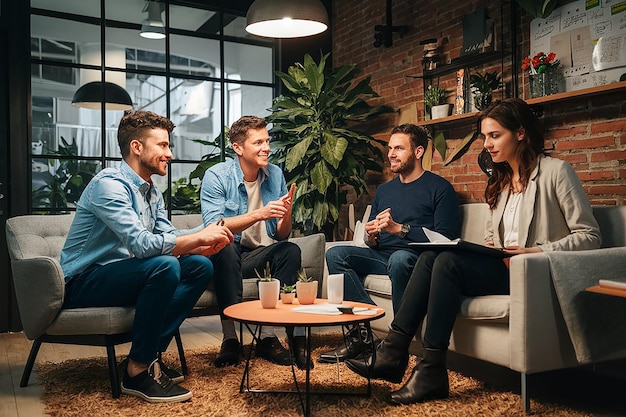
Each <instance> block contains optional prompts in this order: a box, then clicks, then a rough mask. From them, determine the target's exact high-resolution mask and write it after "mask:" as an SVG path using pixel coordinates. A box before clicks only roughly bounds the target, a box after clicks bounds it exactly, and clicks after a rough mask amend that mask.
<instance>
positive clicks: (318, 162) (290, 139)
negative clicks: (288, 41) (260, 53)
mask: <svg viewBox="0 0 626 417" xmlns="http://www.w3.org/2000/svg"><path fill="white" fill-rule="evenodd" d="M327 57H328V55H323V56H321V58H320V62H319V64H317V63H316V62H315V61H314V60H313V59H312V58H311V56H310V55H308V54H307V55H305V57H304V62H303V63H296V64H295V65H293V66H291V67H289V70H288V73H287V74H285V73H283V72H277V73H276V75H277V76H278V77H279V78H280V79H281V81H282V83H283V85H284V87H285V91H284V93H283V94H282V95H280V96H279V97H277V98H275V99H274V104H273V106H272V108H271V109H270V111H271V114H270V115H269V116H268V117H267V121H268V122H271V123H272V124H273V126H272V129H271V134H272V135H273V137H274V142H273V145H272V148H273V150H274V153H273V154H272V162H274V163H277V164H281V163H284V170H285V178H286V179H287V182H288V183H295V184H296V185H297V190H296V195H295V199H294V203H293V227H294V228H295V229H298V230H300V231H301V232H302V233H303V234H305V235H308V234H312V233H316V232H319V231H324V232H326V235H327V239H329V240H330V239H333V237H334V228H335V223H336V221H337V218H338V217H339V209H340V207H341V205H342V204H345V203H346V202H347V201H346V195H347V192H348V189H347V187H352V188H353V189H354V192H355V194H356V197H357V198H358V197H360V196H361V195H362V194H363V193H365V192H366V191H367V184H366V182H365V174H366V172H367V171H368V170H374V171H381V170H382V167H383V165H382V164H383V161H384V158H383V154H382V152H381V149H380V147H379V146H377V145H376V144H379V145H381V146H384V145H385V144H386V142H384V141H381V140H377V139H375V138H373V137H371V136H369V135H367V134H365V133H362V132H360V131H359V130H357V128H358V127H359V123H362V122H364V121H366V120H369V119H370V118H373V117H375V116H378V115H380V114H383V113H388V112H391V111H392V110H391V109H390V108H389V107H386V106H370V105H369V104H368V103H367V101H366V100H368V99H371V98H375V97H378V94H376V92H374V91H373V90H372V88H371V87H370V85H369V82H370V79H369V77H368V78H365V79H362V80H361V81H359V82H356V81H355V77H356V76H357V74H358V69H357V68H356V66H354V65H347V66H342V67H340V68H337V69H334V70H327V68H326V59H327ZM346 186H347V187H346Z"/></svg>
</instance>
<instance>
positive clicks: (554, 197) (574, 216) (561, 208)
mask: <svg viewBox="0 0 626 417" xmlns="http://www.w3.org/2000/svg"><path fill="white" fill-rule="evenodd" d="M508 196H509V190H508V189H506V190H504V191H502V192H501V193H500V196H499V197H498V202H497V203H496V207H495V208H494V209H493V210H492V211H491V216H490V218H489V219H488V220H487V229H486V234H485V242H493V244H494V246H496V247H502V242H503V235H504V233H503V230H502V216H503V213H504V206H505V205H506V201H507V198H508ZM521 204H522V208H521V214H520V224H519V246H520V247H525V248H529V247H534V246H541V249H542V250H543V251H544V252H548V251H559V250H585V249H597V248H599V247H600V244H601V243H602V237H601V236H600V228H599V227H598V223H597V222H596V219H595V218H594V217H593V212H592V210H591V204H589V200H588V199H587V195H586V194H585V191H584V190H583V187H582V185H581V183H580V180H579V179H578V176H577V175H576V172H574V169H573V168H572V167H571V165H570V164H568V163H567V162H565V161H562V160H560V159H555V158H551V157H548V156H541V157H539V161H538V162H537V166H536V167H535V169H534V170H533V172H532V174H531V176H530V180H529V182H528V187H527V188H526V191H525V192H524V195H523V197H522V203H521ZM493 225H497V229H498V230H497V233H494V227H493Z"/></svg>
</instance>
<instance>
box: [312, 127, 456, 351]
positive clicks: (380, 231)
mask: <svg viewBox="0 0 626 417" xmlns="http://www.w3.org/2000/svg"><path fill="white" fill-rule="evenodd" d="M428 139H429V133H428V130H426V129H425V128H423V127H420V126H416V125H413V124H403V125H400V126H397V127H395V128H393V130H392V131H391V137H390V138H389V144H388V153H387V156H388V158H389V163H390V169H391V172H393V173H395V174H397V176H396V177H395V178H394V179H392V180H391V181H389V182H387V183H385V184H383V185H381V186H379V187H378V190H377V191H376V196H375V197H374V201H373V203H372V211H371V213H370V217H369V221H368V222H367V224H366V225H365V236H364V240H365V243H366V244H367V247H358V246H334V247H331V248H330V249H329V250H328V251H327V252H326V263H327V264H328V272H329V273H330V274H344V299H346V300H348V301H357V302H362V303H368V304H375V303H374V302H373V301H372V299H371V298H370V296H369V294H368V293H367V292H366V291H365V288H364V286H363V279H364V277H365V276H366V275H367V274H388V275H389V278H390V279H391V298H392V303H393V310H394V312H395V311H396V310H397V309H398V307H399V306H400V300H401V299H402V294H403V292H404V288H405V287H406V285H407V282H408V280H409V277H410V276H411V272H412V270H413V266H414V265H415V262H416V261H417V258H418V256H419V251H417V250H416V249H414V248H412V247H410V246H409V243H410V242H427V241H428V238H427V237H426V236H425V235H424V232H423V230H422V227H426V228H428V229H430V230H434V231H436V232H438V233H441V234H442V235H444V236H446V237H448V238H451V239H452V238H455V237H456V234H457V217H458V208H459V205H458V199H457V196H456V193H455V191H454V188H453V187H452V185H451V184H450V183H449V182H448V181H447V180H445V179H444V178H442V177H440V176H438V175H436V174H433V173H432V172H430V171H426V170H425V169H424V168H423V167H422V157H423V156H424V152H425V151H426V148H427V147H428ZM366 335H367V331H365V329H364V327H363V326H354V327H353V328H351V329H350V330H349V331H348V333H347V335H346V344H345V346H341V347H339V348H337V349H335V350H334V351H331V352H326V353H322V354H321V355H320V358H319V361H320V362H326V363H332V362H336V361H338V360H339V361H344V360H346V359H352V358H354V357H357V356H358V355H360V354H362V353H363V352H364V351H365V350H366V349H367V348H368V346H369V342H368V341H367V340H366Z"/></svg>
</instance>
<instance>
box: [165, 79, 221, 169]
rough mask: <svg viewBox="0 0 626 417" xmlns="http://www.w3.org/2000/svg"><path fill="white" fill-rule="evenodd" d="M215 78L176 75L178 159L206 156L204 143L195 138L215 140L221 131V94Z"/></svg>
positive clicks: (172, 82)
mask: <svg viewBox="0 0 626 417" xmlns="http://www.w3.org/2000/svg"><path fill="white" fill-rule="evenodd" d="M216 84H217V83H215V82H213V81H198V80H184V79H180V78H172V79H171V80H170V88H171V95H170V97H171V116H170V118H171V120H172V121H173V122H174V124H175V125H176V129H174V138H175V139H176V140H172V142H173V145H174V148H173V150H172V152H173V153H174V158H176V159H187V160H198V159H199V156H200V155H202V154H203V153H205V152H203V150H202V145H199V144H197V143H194V142H192V141H191V140H192V139H199V140H203V141H207V142H210V141H213V140H214V139H215V138H216V137H217V136H218V135H219V134H220V133H221V127H220V121H219V116H218V117H216V115H219V110H218V109H219V103H220V101H219V99H220V98H219V94H217V90H216V89H215V86H216Z"/></svg>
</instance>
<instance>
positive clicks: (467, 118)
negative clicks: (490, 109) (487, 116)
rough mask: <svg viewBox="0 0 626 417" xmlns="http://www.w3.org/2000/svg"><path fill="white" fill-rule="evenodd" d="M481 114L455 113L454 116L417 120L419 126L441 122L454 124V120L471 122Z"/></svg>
mask: <svg viewBox="0 0 626 417" xmlns="http://www.w3.org/2000/svg"><path fill="white" fill-rule="evenodd" d="M479 114H480V113H479V112H472V113H463V114H453V115H452V116H448V117H442V118H440V119H433V120H422V121H419V122H417V123H416V124H417V125H418V126H430V125H437V124H441V123H445V124H452V123H454V122H459V123H460V122H464V123H471V122H472V121H475V120H476V119H478V115H479Z"/></svg>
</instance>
